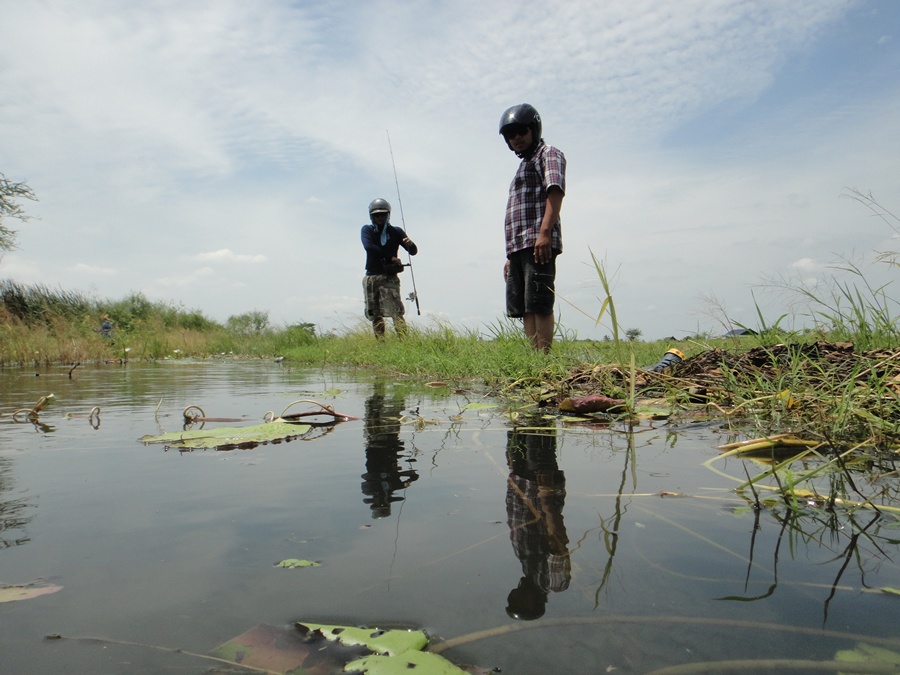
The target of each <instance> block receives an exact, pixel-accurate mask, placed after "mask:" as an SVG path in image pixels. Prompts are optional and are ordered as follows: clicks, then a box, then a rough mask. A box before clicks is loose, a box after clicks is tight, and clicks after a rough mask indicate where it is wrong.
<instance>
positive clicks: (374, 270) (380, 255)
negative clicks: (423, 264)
mask: <svg viewBox="0 0 900 675" xmlns="http://www.w3.org/2000/svg"><path fill="white" fill-rule="evenodd" d="M390 220H391V205H390V204H389V203H388V202H387V200H385V199H373V200H372V202H371V203H370V204H369V221H370V222H369V223H368V224H366V225H363V227H362V231H361V232H360V238H361V239H362V245H363V248H364V249H366V276H365V277H364V278H363V293H364V295H365V299H366V318H367V319H368V320H369V321H371V322H372V328H373V330H374V331H375V337H376V338H378V339H383V338H384V318H385V317H386V316H389V317H392V318H393V320H394V330H395V331H397V335H398V336H399V337H403V336H404V335H406V319H404V318H403V314H404V309H403V300H402V298H401V297H400V278H399V277H398V276H397V274H399V273H400V272H402V271H403V262H402V261H401V260H400V258H398V257H397V253H398V251H399V248H400V247H401V246H402V247H403V248H404V249H406V251H407V252H408V253H409V254H410V255H415V254H416V253H418V252H419V249H418V247H416V245H415V244H414V243H413V242H412V240H410V238H409V237H407V236H406V233H405V232H404V231H403V230H402V229H400V228H399V227H394V226H393V225H391V223H390Z"/></svg>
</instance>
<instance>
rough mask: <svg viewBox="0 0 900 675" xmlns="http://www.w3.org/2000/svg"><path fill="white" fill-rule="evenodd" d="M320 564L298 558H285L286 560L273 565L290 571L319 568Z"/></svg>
mask: <svg viewBox="0 0 900 675" xmlns="http://www.w3.org/2000/svg"><path fill="white" fill-rule="evenodd" d="M320 566H321V565H320V563H317V562H314V561H312V560H300V559H298V558H287V559H286V560H282V561H281V562H279V563H275V567H286V568H288V569H289V570H292V569H294V568H297V567H320Z"/></svg>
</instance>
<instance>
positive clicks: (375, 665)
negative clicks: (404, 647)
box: [344, 651, 467, 675]
mask: <svg viewBox="0 0 900 675" xmlns="http://www.w3.org/2000/svg"><path fill="white" fill-rule="evenodd" d="M414 668H418V670H417V671H416V672H419V673H428V675H464V674H465V673H466V672H467V671H465V670H463V669H462V668H460V667H459V666H456V665H454V664H453V663H450V661H448V660H447V659H445V658H444V657H443V656H441V655H440V654H432V653H431V652H419V651H408V652H403V653H402V654H398V655H396V656H381V655H378V654H375V655H373V656H364V657H362V658H361V659H357V660H356V661H351V662H350V663H348V664H347V665H346V666H345V667H344V670H345V671H348V672H352V673H355V672H360V673H366V675H409V672H410V670H412V669H414Z"/></svg>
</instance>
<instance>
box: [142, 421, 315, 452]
mask: <svg viewBox="0 0 900 675" xmlns="http://www.w3.org/2000/svg"><path fill="white" fill-rule="evenodd" d="M310 428H311V427H310V426H309V425H308V424H289V423H288V422H282V421H280V420H275V421H273V422H266V423H264V424H257V425H256V426H252V427H215V428H213V429H190V430H188V431H172V432H169V433H167V434H162V435H160V436H142V437H141V438H140V439H138V440H140V441H141V443H165V444H166V445H168V446H169V447H170V448H189V449H192V450H201V449H211V448H233V447H248V448H252V447H255V446H257V445H260V444H262V443H269V442H272V441H280V440H285V439H290V438H295V437H297V436H302V435H303V434H305V433H306V432H307V431H309V430H310Z"/></svg>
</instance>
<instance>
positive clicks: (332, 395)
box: [0, 361, 900, 674]
mask: <svg viewBox="0 0 900 675" xmlns="http://www.w3.org/2000/svg"><path fill="white" fill-rule="evenodd" d="M51 392H52V393H53V394H54V395H55V401H54V402H53V403H52V404H51V405H50V406H49V407H48V408H47V409H46V410H44V411H43V412H42V413H41V415H40V422H39V423H30V422H19V423H16V422H14V421H13V420H12V419H11V417H10V415H9V413H11V412H12V411H13V410H15V409H17V408H20V407H31V406H32V405H34V403H35V402H36V401H37V399H38V398H39V397H40V396H42V395H44V394H48V393H51ZM297 399H315V400H317V401H321V402H322V403H326V404H329V405H332V406H334V409H335V410H337V411H338V412H340V413H344V414H347V415H352V416H356V417H359V418H361V419H360V420H358V421H349V422H344V423H341V424H339V425H337V426H335V427H333V428H331V429H330V430H329V429H319V430H314V432H312V433H310V434H309V435H307V436H304V437H302V438H299V439H296V440H292V441H290V442H281V443H275V444H268V445H262V446H258V447H255V448H253V449H250V450H232V451H228V452H221V451H214V450H206V451H193V452H178V451H176V450H172V449H166V448H165V447H164V446H163V445H144V444H142V443H140V442H139V441H138V438H140V437H141V436H144V435H146V434H157V433H161V432H168V431H177V430H180V429H181V428H182V426H183V419H182V410H183V409H184V408H185V407H186V406H188V405H192V404H193V405H199V406H201V407H202V408H203V410H204V411H205V413H206V414H207V415H208V416H211V417H246V419H247V423H248V424H249V423H251V422H254V423H255V422H261V421H262V418H263V415H264V414H265V413H266V412H267V411H270V410H271V411H274V412H275V413H276V414H278V413H281V412H282V410H283V409H284V408H285V407H286V406H287V405H288V404H289V403H291V402H292V401H295V400H297ZM467 403H490V401H488V400H486V399H483V398H481V396H480V395H479V393H478V392H475V391H466V392H462V393H459V392H456V393H454V392H451V391H450V390H449V389H435V388H429V387H426V386H425V385H424V384H423V383H415V382H391V381H384V380H377V381H376V380H373V379H372V378H371V377H370V376H368V375H367V374H365V373H360V372H339V373H332V372H319V371H304V370H299V369H296V368H290V367H285V366H284V365H281V364H276V363H272V362H262V361H260V362H252V363H246V362H240V363H232V362H228V363H199V364H198V363H184V362H172V363H161V364H150V365H147V364H128V365H127V366H126V367H121V366H104V367H96V368H88V367H80V368H78V369H77V370H75V371H74V372H73V373H72V377H71V379H70V378H69V377H68V369H65V368H60V369H56V370H51V371H41V372H40V374H39V375H36V373H35V371H23V370H5V371H2V372H0V410H2V412H3V416H2V417H0V585H4V584H6V585H10V584H26V583H29V582H32V581H34V580H40V581H41V582H42V583H45V584H53V585H58V586H62V590H60V591H58V592H56V593H53V594H48V595H44V596H41V597H38V598H34V599H31V600H24V601H18V602H6V603H2V604H0V659H2V662H0V670H2V672H4V673H6V672H9V673H50V672H91V673H132V672H187V673H191V672H196V673H202V672H208V670H209V669H210V668H212V667H215V666H214V664H210V663H209V662H206V661H203V660H202V659H199V658H196V657H193V656H190V655H188V654H183V653H181V654H179V653H172V652H170V651H163V650H159V649H155V648H153V647H163V648H166V649H168V650H174V649H181V650H184V651H186V652H193V653H196V654H208V653H209V652H210V650H212V649H213V648H214V647H216V646H217V645H219V644H221V643H223V642H225V641H227V640H228V639H230V638H232V637H234V636H236V635H238V634H241V633H243V632H244V631H246V630H248V629H250V628H251V627H253V626H255V625H258V624H271V625H274V626H278V627H285V628H287V627H290V626H291V625H292V623H293V622H295V621H304V620H305V621H313V622H326V623H329V622H331V623H343V624H353V625H368V626H388V625H390V626H393V625H398V624H399V625H412V626H419V627H423V628H425V629H426V630H427V631H428V632H429V633H430V634H431V635H433V636H435V639H436V640H438V639H439V640H454V641H456V640H458V641H459V644H458V646H455V647H453V648H451V649H448V650H447V651H445V652H444V655H445V656H446V657H448V658H450V659H451V660H453V661H455V662H457V663H462V664H476V665H478V666H482V667H484V668H500V669H502V672H503V673H524V674H530V673H540V674H545V673H551V672H553V673H558V672H566V673H601V672H618V673H648V672H652V671H654V670H656V669H660V668H663V667H666V666H674V665H678V664H692V663H699V662H706V661H723V660H730V661H737V660H743V659H759V658H768V659H779V658H783V659H787V658H791V659H816V660H831V659H833V658H834V657H835V654H836V652H838V651H839V650H842V649H850V648H853V647H855V646H856V643H857V641H859V640H861V639H862V636H866V637H868V638H869V641H870V642H871V643H872V644H876V645H879V646H881V647H887V648H890V649H892V650H894V651H900V638H898V637H897V633H896V626H897V625H898V619H900V599H898V598H897V597H896V596H893V595H890V594H887V593H884V592H881V590H880V589H882V588H883V587H893V588H898V587H900V565H898V561H900V551H898V540H900V528H898V526H897V520H896V519H895V518H892V517H882V518H880V519H877V517H876V514H874V513H872V512H871V511H866V510H860V511H857V512H856V513H854V514H853V515H852V516H851V515H848V514H847V513H846V512H843V513H839V514H837V515H836V516H834V515H832V514H829V513H828V512H827V510H825V509H816V508H814V507H810V508H809V509H808V510H805V511H803V512H801V513H799V514H797V515H793V516H792V515H791V512H790V511H788V510H787V509H786V508H785V507H783V506H781V507H773V508H767V509H765V510H763V511H762V512H760V513H758V514H757V513H756V512H755V511H754V510H753V509H751V508H749V506H748V504H747V502H745V501H743V500H741V499H739V498H738V497H737V496H736V495H735V494H734V493H733V491H732V490H733V487H734V485H736V484H737V481H738V480H741V479H743V478H744V477H745V473H744V463H743V462H742V461H740V460H731V461H730V462H722V463H721V464H717V465H716V468H717V469H718V470H720V471H721V472H723V473H724V474H727V476H733V477H734V478H733V479H731V478H728V477H727V476H724V475H721V474H719V473H716V472H714V471H711V470H710V469H709V468H707V467H704V466H703V462H704V461H706V460H708V459H709V458H710V457H715V456H717V455H718V454H719V453H718V451H717V450H716V446H717V445H719V444H721V443H723V442H726V441H728V440H732V437H730V436H727V435H726V434H725V432H724V431H723V430H721V429H720V428H719V427H718V426H709V425H695V426H683V427H681V428H672V427H670V426H667V425H665V423H662V422H659V423H655V424H656V425H658V426H656V428H654V427H653V426H650V425H645V426H642V427H640V428H639V429H637V430H636V432H635V433H633V434H629V433H625V432H624V431H623V430H621V429H618V430H616V429H604V428H596V429H587V428H578V429H568V428H566V429H564V423H563V422H562V421H560V420H553V419H551V420H545V421H544V422H543V424H545V425H546V426H545V427H543V428H541V429H533V428H532V429H528V430H524V431H518V432H517V431H515V430H514V429H513V427H512V426H511V424H510V420H509V418H508V417H506V416H504V415H502V414H499V413H498V412H497V411H496V410H494V409H490V408H484V407H480V406H475V407H471V408H468V409H466V408H465V406H466V404H467ZM93 406H99V407H100V409H101V412H100V416H99V423H98V420H96V419H88V418H87V417H86V414H87V413H88V412H89V411H90V409H91V408H92V407H93ZM312 407H313V406H309V405H303V404H301V405H298V406H295V407H294V408H292V411H298V410H302V409H311V408H312ZM67 413H70V414H75V415H76V416H70V417H66V414H67ZM231 425H232V426H239V425H238V424H236V423H232V424H231ZM210 426H214V425H210ZM218 426H221V424H219V425H218ZM95 427H96V428H95ZM747 469H748V471H749V472H750V474H751V475H753V474H755V473H758V472H759V471H760V467H759V465H754V464H753V463H748V466H747ZM660 493H662V494H664V495H667V496H660ZM676 494H677V495H681V496H673V495H676ZM287 558H300V559H307V560H314V561H318V562H320V563H321V566H320V567H315V568H304V569H283V568H279V567H276V566H275V563H277V562H278V561H281V560H284V559H287ZM495 629H496V630H495ZM48 634H61V635H64V636H69V637H79V638H86V637H90V638H103V639H104V641H102V642H101V641H89V640H48V639H45V636H46V635H48ZM775 670H777V671H778V672H784V670H785V668H783V667H779V668H777V669H774V670H773V672H774V671H775ZM722 672H725V670H724V667H723V670H722ZM807 672H808V671H807ZM823 672H826V671H824V670H823Z"/></svg>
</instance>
